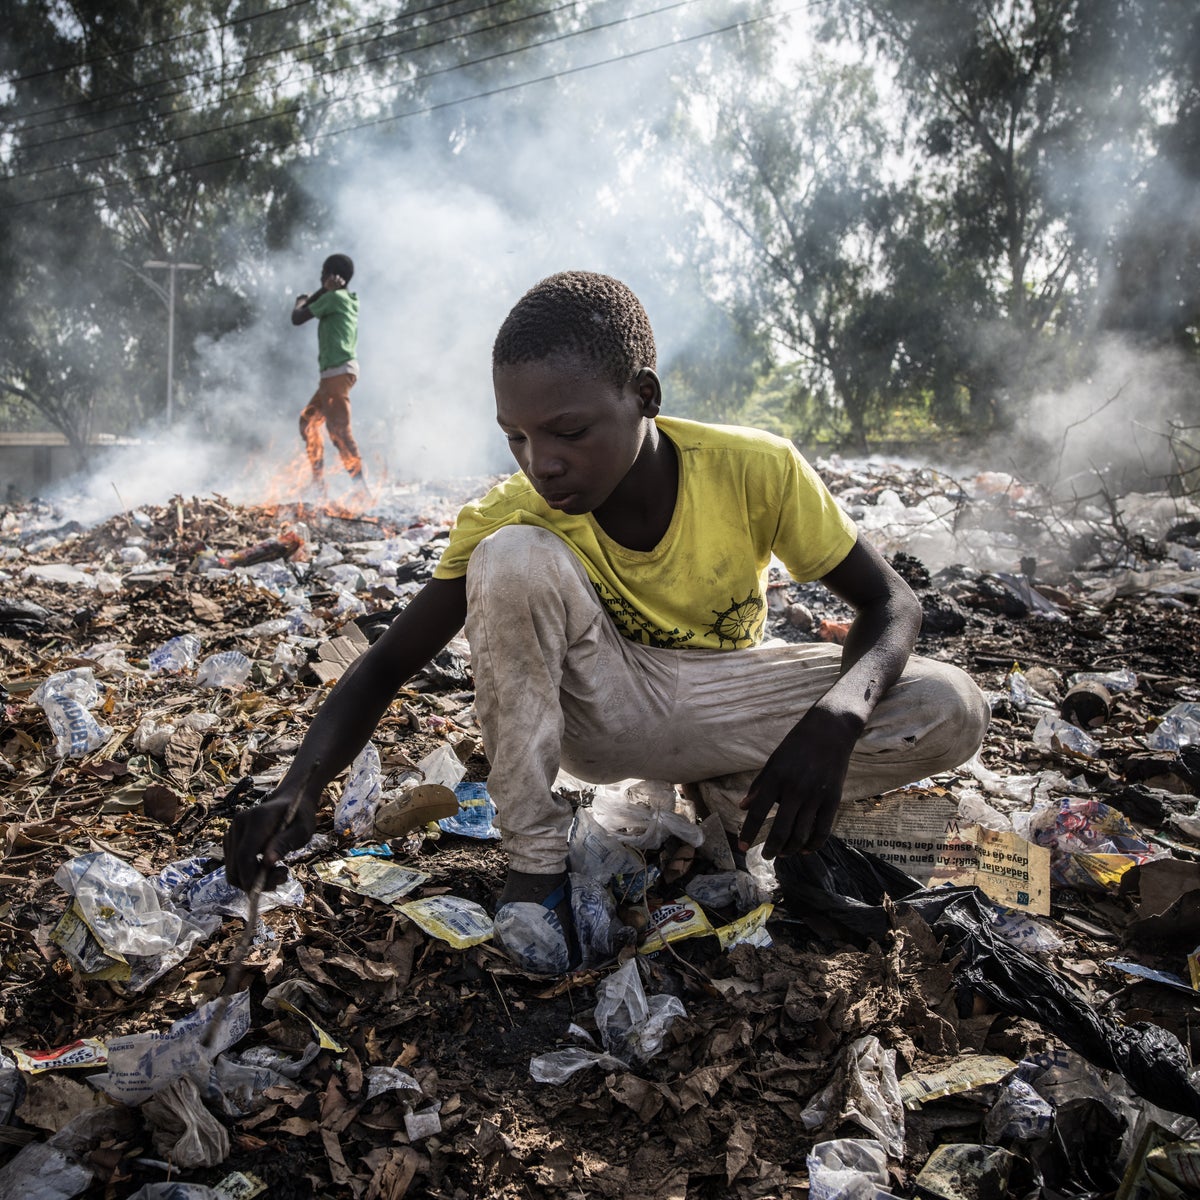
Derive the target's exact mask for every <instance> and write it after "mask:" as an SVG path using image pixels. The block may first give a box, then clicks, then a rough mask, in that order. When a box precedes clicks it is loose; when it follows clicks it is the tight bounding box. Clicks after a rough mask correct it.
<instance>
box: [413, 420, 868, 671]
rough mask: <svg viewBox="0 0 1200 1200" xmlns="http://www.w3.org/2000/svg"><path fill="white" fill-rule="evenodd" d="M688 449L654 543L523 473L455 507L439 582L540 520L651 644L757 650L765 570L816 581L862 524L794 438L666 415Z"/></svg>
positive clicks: (661, 424) (680, 446) (623, 625)
mask: <svg viewBox="0 0 1200 1200" xmlns="http://www.w3.org/2000/svg"><path fill="white" fill-rule="evenodd" d="M656 423H657V425H658V429H659V432H660V433H661V434H664V435H665V436H666V437H668V438H670V440H671V442H672V443H673V444H674V446H675V449H676V450H677V451H678V454H679V491H678V494H677V497H676V500H675V512H674V514H673V515H672V517H671V524H670V525H669V526H668V528H667V532H666V533H665V534H664V535H663V538H662V541H660V542H659V544H658V545H657V546H655V547H654V549H653V550H647V551H640V550H629V549H627V548H626V547H624V546H621V545H618V544H617V543H616V542H614V541H613V540H612V538H610V537H609V536H608V535H607V534H606V533H605V532H604V530H603V529H601V528H600V526H599V525H598V524H597V523H596V519H595V518H594V517H593V516H592V514H591V513H583V514H581V515H578V516H573V515H570V514H567V513H563V512H560V511H559V510H558V509H553V508H551V507H550V506H549V505H548V504H547V503H546V502H545V501H544V500H543V499H542V498H541V497H540V496H539V495H538V494H537V492H535V491H534V490H533V486H532V484H530V482H529V480H528V479H527V478H526V476H525V474H524V473H523V472H521V471H518V472H517V473H516V474H515V475H510V476H509V477H508V479H506V480H505V481H504V482H503V483H500V484H497V485H496V487H494V488H492V490H491V491H490V492H488V494H487V495H486V496H484V497H483V498H482V499H481V500H477V501H474V502H473V503H471V504H468V505H467V506H466V507H465V508H463V510H462V511H461V512H460V513H459V514H458V520H457V522H456V523H455V526H454V528H453V529H452V530H451V531H450V544H449V545H448V546H447V547H446V550H445V553H444V554H443V555H442V558H441V561H440V562H439V563H438V565H437V569H436V570H435V571H434V578H436V579H455V578H458V577H459V576H462V575H465V574H466V570H467V561H468V559H469V558H470V557H471V551H472V550H473V549H474V548H475V547H476V546H477V545H478V544H479V543H480V542H481V541H482V540H483V539H484V538H485V537H487V536H488V535H489V534H490V533H494V532H495V531H496V530H497V529H499V528H501V527H502V526H504V525H539V526H541V527H542V528H543V529H549V530H550V531H551V532H553V533H555V534H557V535H558V537H560V538H562V540H563V541H564V542H566V543H567V545H568V546H570V548H571V549H572V551H574V553H575V555H576V556H577V557H578V558H579V560H580V561H581V562H582V563H583V566H584V568H585V569H586V571H587V573H588V578H589V579H590V580H591V581H592V585H593V587H595V589H596V594H597V595H598V596H599V597H600V600H601V603H603V605H604V607H605V608H606V609H607V610H608V613H609V615H610V616H611V617H612V618H613V620H614V621H615V622H616V623H617V627H618V628H619V629H620V631H621V633H622V634H623V635H624V636H625V637H627V638H631V639H632V640H634V641H637V642H642V643H643V644H645V645H650V646H661V647H666V648H671V649H674V648H681V647H685V646H686V647H702V648H704V649H711V650H733V649H741V648H743V647H746V646H754V645H757V644H758V643H759V642H760V641H761V640H762V637H763V628H764V625H765V623H766V616H767V569H768V567H769V566H770V564H771V557H772V555H775V556H777V557H778V558H779V559H780V561H782V563H783V565H784V566H785V567H786V568H787V569H788V572H789V573H790V574H791V576H792V578H793V579H796V580H798V581H805V580H810V579H819V578H820V577H821V576H822V575H825V574H827V573H828V572H829V571H831V570H832V569H833V568H834V567H836V566H837V565H838V563H840V562H841V561H842V559H844V558H845V557H846V555H847V554H849V552H850V550H851V548H852V547H853V546H854V542H855V538H856V537H857V530H856V529H855V526H854V523H853V522H852V521H851V520H850V518H849V517H848V516H847V515H846V513H844V512H843V511H842V510H841V509H840V508H839V507H838V504H837V501H836V500H834V498H833V496H831V495H830V493H829V489H828V488H826V486H825V485H824V483H822V482H821V479H820V477H819V476H818V475H817V474H816V472H815V471H813V469H812V467H810V466H809V464H808V463H807V462H806V461H805V460H804V458H803V456H802V455H801V454H800V452H799V451H798V450H797V449H796V448H795V447H794V446H793V445H792V444H791V443H790V442H788V441H785V440H784V439H783V438H780V437H776V436H774V435H773V434H769V433H763V432H761V431H760V430H757V429H743V428H738V427H735V426H730V425H705V424H701V423H699V422H697V421H685V420H682V419H680V418H678V417H659V418H657V421H656Z"/></svg>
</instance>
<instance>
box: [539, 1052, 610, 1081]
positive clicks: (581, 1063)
mask: <svg viewBox="0 0 1200 1200" xmlns="http://www.w3.org/2000/svg"><path fill="white" fill-rule="evenodd" d="M588 1067H600V1068H601V1069H603V1070H605V1071H626V1070H628V1069H629V1064H628V1063H624V1062H622V1061H621V1060H620V1059H619V1058H613V1056H612V1055H611V1054H601V1053H599V1052H598V1051H596V1050H587V1049H585V1048H584V1047H583V1046H567V1047H566V1048H565V1049H563V1050H552V1051H551V1052H550V1053H549V1054H539V1055H536V1056H535V1057H533V1058H531V1059H530V1060H529V1074H530V1076H531V1077H532V1078H533V1079H534V1080H535V1081H536V1082H537V1083H554V1084H559V1083H564V1082H565V1081H566V1080H568V1079H570V1078H571V1076H572V1075H574V1074H575V1073H576V1072H577V1071H583V1070H586V1069H587V1068H588Z"/></svg>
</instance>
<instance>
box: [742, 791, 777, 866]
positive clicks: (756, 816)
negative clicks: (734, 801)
mask: <svg viewBox="0 0 1200 1200" xmlns="http://www.w3.org/2000/svg"><path fill="white" fill-rule="evenodd" d="M741 807H742V808H744V809H746V810H747V815H746V819H745V820H744V821H743V822H742V830H741V832H740V833H739V834H738V849H739V850H741V851H743V852H745V851H746V850H749V849H750V847H751V846H752V845H754V840H755V838H757V837H758V831H759V830H760V829H761V828H762V826H763V822H764V821H765V820H766V819H767V814H768V813H769V812H770V811H771V807H772V803H771V801H770V800H768V799H766V798H764V797H762V796H760V795H757V794H756V793H755V792H754V790H753V789H751V790H750V791H749V792H748V793H747V795H746V798H745V799H744V800H743V801H742V803H741Z"/></svg>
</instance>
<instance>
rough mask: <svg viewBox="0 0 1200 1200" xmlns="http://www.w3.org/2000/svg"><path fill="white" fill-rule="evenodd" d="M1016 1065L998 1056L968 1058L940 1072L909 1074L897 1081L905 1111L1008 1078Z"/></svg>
mask: <svg viewBox="0 0 1200 1200" xmlns="http://www.w3.org/2000/svg"><path fill="white" fill-rule="evenodd" d="M1016 1069H1017V1064H1016V1063H1015V1062H1013V1060H1012V1059H1011V1058H1005V1057H1004V1056H1003V1055H1001V1054H968V1055H965V1056H964V1057H962V1058H960V1059H959V1060H958V1061H957V1062H954V1063H951V1064H950V1065H949V1066H947V1067H943V1068H942V1069H941V1070H940V1071H910V1072H909V1073H908V1074H907V1075H905V1076H904V1078H903V1079H901V1080H900V1099H901V1101H902V1102H903V1104H904V1107H905V1108H908V1109H914V1110H915V1109H918V1108H920V1107H921V1105H922V1104H924V1103H925V1101H926V1100H938V1099H940V1098H941V1097H942V1096H953V1095H955V1094H956V1093H958V1092H969V1091H972V1090H973V1089H975V1088H977V1087H984V1086H986V1085H987V1084H989V1083H999V1082H1000V1080H1001V1079H1003V1078H1004V1077H1005V1076H1006V1075H1011V1074H1012V1072H1013V1071H1015V1070H1016Z"/></svg>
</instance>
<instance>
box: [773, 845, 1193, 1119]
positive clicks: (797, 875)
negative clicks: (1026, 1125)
mask: <svg viewBox="0 0 1200 1200" xmlns="http://www.w3.org/2000/svg"><path fill="white" fill-rule="evenodd" d="M775 874H776V877H777V878H778V880H779V885H780V888H781V889H782V891H783V899H784V903H785V905H786V906H787V908H788V910H789V911H790V912H791V914H792V915H793V916H795V917H799V918H801V919H803V918H804V916H805V914H806V913H817V914H820V915H821V916H822V917H825V918H826V919H831V920H833V921H835V922H837V923H838V924H839V925H841V926H842V927H843V928H844V929H846V930H847V931H848V932H850V933H851V934H853V935H855V936H857V937H858V938H867V939H871V940H874V941H877V942H882V941H883V940H884V938H885V937H886V935H887V933H888V932H889V930H890V929H891V927H892V922H891V919H890V917H889V915H888V912H887V910H886V909H885V908H884V907H883V898H884V896H885V895H886V896H890V897H891V898H892V899H893V901H895V902H896V903H897V905H898V906H903V907H908V908H910V909H912V910H913V911H914V912H916V913H918V914H919V915H920V916H921V917H922V918H923V919H924V920H925V921H926V922H927V923H928V924H929V925H930V927H931V928H932V929H933V931H934V933H936V934H937V935H938V936H940V937H944V938H946V954H947V956H949V957H953V956H955V955H959V954H961V955H962V959H961V961H960V962H959V963H958V966H957V968H956V973H955V983H956V984H957V986H958V1009H959V1013H960V1015H963V1016H966V1015H968V1014H969V1013H970V1012H971V1011H972V1006H973V1003H974V999H975V997H976V996H977V995H979V996H983V997H984V998H985V999H986V1000H987V1001H988V1002H989V1003H990V1004H991V1006H992V1007H993V1008H995V1009H997V1010H999V1011H1000V1012H1005V1013H1009V1014H1011V1015H1012V1016H1017V1017H1027V1018H1028V1019H1029V1020H1031V1021H1035V1022H1037V1023H1038V1024H1039V1025H1041V1026H1043V1027H1044V1028H1045V1029H1048V1030H1049V1031H1050V1032H1051V1033H1053V1034H1055V1035H1056V1036H1057V1037H1059V1038H1061V1039H1062V1041H1063V1042H1065V1043H1066V1045H1068V1046H1069V1047H1070V1048H1071V1049H1072V1050H1074V1051H1075V1052H1076V1053H1078V1054H1081V1055H1083V1057H1084V1058H1086V1059H1087V1060H1088V1061H1089V1062H1090V1063H1092V1064H1093V1065H1094V1066H1097V1067H1100V1068H1102V1069H1104V1070H1108V1071H1118V1072H1120V1074H1121V1075H1122V1076H1124V1078H1125V1079H1126V1080H1127V1081H1128V1083H1129V1086H1130V1087H1131V1088H1133V1090H1134V1091H1135V1092H1137V1093H1138V1095H1140V1096H1143V1097H1144V1098H1145V1099H1147V1100H1149V1101H1150V1102H1151V1103H1153V1104H1157V1105H1158V1106H1159V1107H1161V1108H1165V1109H1168V1110H1169V1111H1171V1112H1177V1113H1185V1114H1187V1115H1188V1116H1191V1117H1196V1118H1198V1119H1200V1091H1198V1090H1197V1088H1196V1087H1195V1085H1194V1084H1193V1083H1192V1081H1191V1079H1190V1078H1189V1077H1188V1061H1187V1054H1186V1052H1185V1051H1184V1048H1183V1046H1182V1045H1180V1043H1179V1039H1178V1038H1176V1037H1175V1036H1174V1034H1171V1033H1169V1032H1167V1030H1165V1029H1163V1028H1161V1027H1160V1026H1158V1025H1153V1024H1150V1023H1148V1022H1138V1023H1136V1024H1132V1025H1122V1024H1120V1023H1118V1022H1116V1021H1113V1020H1110V1019H1107V1018H1105V1017H1101V1016H1100V1015H1099V1014H1098V1013H1097V1012H1096V1011H1095V1009H1094V1008H1092V1006H1091V1005H1090V1004H1089V1003H1088V1001H1087V999H1086V998H1085V997H1084V996H1083V995H1081V994H1080V993H1079V992H1078V991H1076V989H1075V988H1073V987H1072V986H1071V985H1070V984H1068V983H1067V982H1065V981H1064V980H1063V979H1061V978H1059V976H1057V975H1056V974H1054V972H1053V971H1051V970H1050V969H1049V968H1048V967H1047V966H1045V965H1044V964H1042V963H1040V962H1039V961H1038V960H1037V959H1035V958H1033V957H1031V956H1030V955H1028V954H1025V953H1024V952H1023V951H1021V950H1018V949H1016V948H1015V947H1013V946H1010V945H1008V943H1006V942H1004V941H1002V940H1001V939H999V938H997V937H996V936H995V935H994V934H993V932H992V919H991V912H992V906H991V902H990V901H989V900H988V899H987V897H986V896H985V895H984V894H983V893H982V892H981V891H980V890H979V889H978V888H974V887H939V888H923V887H922V886H921V884H920V883H919V882H918V881H917V880H915V879H913V878H912V876H910V875H907V874H905V872H903V871H901V870H899V869H898V868H896V867H893V866H892V865H891V864H890V863H886V862H884V861H883V859H881V858H878V857H877V856H875V855H873V854H864V853H863V852H861V851H859V850H855V849H854V848H853V847H852V846H847V845H846V843H845V842H843V841H841V839H840V838H835V837H831V838H830V839H829V840H828V841H827V842H826V843H825V845H824V847H822V849H821V850H819V851H817V852H816V853H814V854H806V855H795V856H792V857H789V858H780V859H776V861H775Z"/></svg>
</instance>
